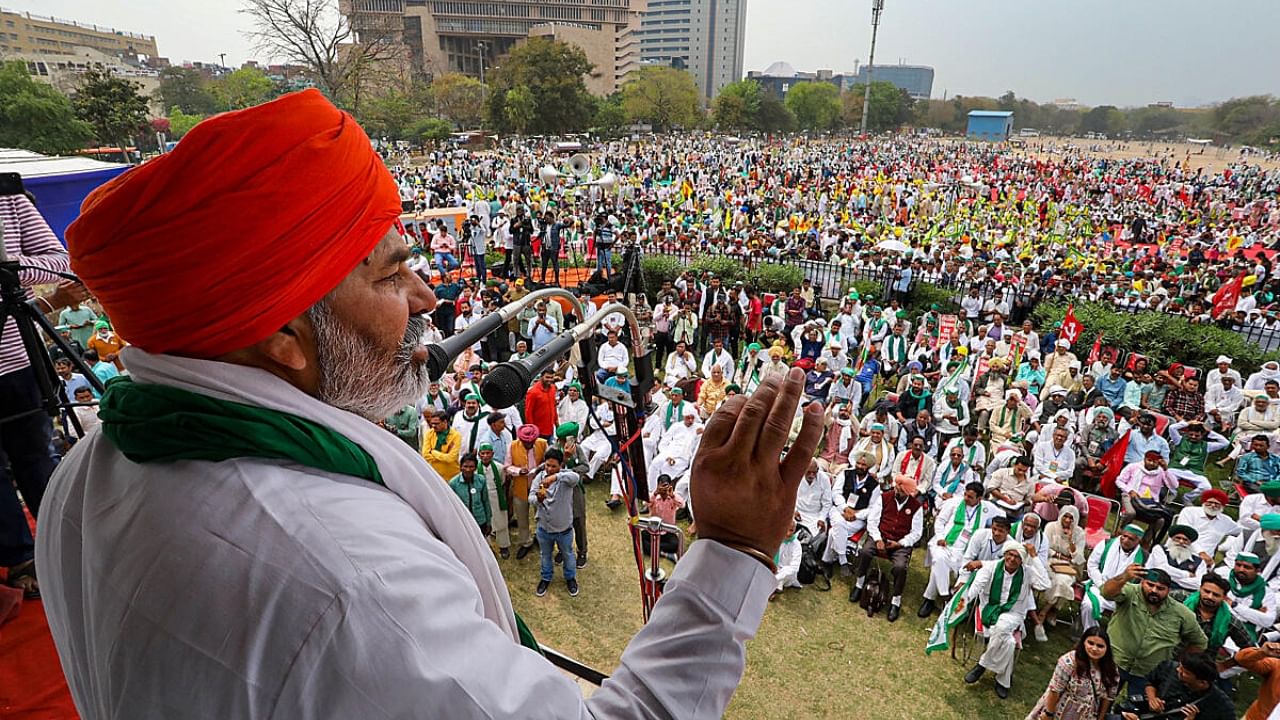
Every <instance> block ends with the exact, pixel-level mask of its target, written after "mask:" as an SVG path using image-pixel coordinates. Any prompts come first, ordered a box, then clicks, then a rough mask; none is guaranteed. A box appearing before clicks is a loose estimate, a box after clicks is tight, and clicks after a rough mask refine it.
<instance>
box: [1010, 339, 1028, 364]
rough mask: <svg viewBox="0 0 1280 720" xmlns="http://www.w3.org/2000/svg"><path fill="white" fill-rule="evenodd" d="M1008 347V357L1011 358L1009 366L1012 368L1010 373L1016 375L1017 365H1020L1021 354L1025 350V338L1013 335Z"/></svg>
mask: <svg viewBox="0 0 1280 720" xmlns="http://www.w3.org/2000/svg"><path fill="white" fill-rule="evenodd" d="M1009 347H1010V353H1009V357H1010V358H1011V360H1010V362H1009V366H1010V367H1011V368H1013V370H1012V372H1014V373H1017V371H1018V370H1017V368H1018V365H1020V364H1021V363H1022V353H1023V352H1025V351H1026V349H1027V336H1026V335H1021V334H1015V335H1014V336H1013V339H1011V340H1010V341H1009Z"/></svg>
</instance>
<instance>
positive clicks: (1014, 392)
mask: <svg viewBox="0 0 1280 720" xmlns="http://www.w3.org/2000/svg"><path fill="white" fill-rule="evenodd" d="M1004 397H1005V399H1006V400H1007V399H1009V398H1011V397H1013V398H1018V399H1019V400H1021V399H1022V391H1021V390H1019V389H1017V388H1011V389H1009V390H1005V391H1004Z"/></svg>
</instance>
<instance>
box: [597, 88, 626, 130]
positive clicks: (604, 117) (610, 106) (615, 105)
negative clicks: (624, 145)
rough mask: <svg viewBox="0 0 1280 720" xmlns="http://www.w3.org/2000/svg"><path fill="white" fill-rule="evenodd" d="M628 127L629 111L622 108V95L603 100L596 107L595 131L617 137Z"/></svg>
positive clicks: (617, 93)
mask: <svg viewBox="0 0 1280 720" xmlns="http://www.w3.org/2000/svg"><path fill="white" fill-rule="evenodd" d="M626 126H627V111H626V110H624V109H623V108H622V93H621V92H615V93H613V94H612V95H610V96H609V97H607V98H601V100H600V102H599V104H598V105H597V106H596V119H595V129H596V131H597V132H601V133H604V134H606V135H617V134H619V133H621V132H622V130H623V128H625V127H626Z"/></svg>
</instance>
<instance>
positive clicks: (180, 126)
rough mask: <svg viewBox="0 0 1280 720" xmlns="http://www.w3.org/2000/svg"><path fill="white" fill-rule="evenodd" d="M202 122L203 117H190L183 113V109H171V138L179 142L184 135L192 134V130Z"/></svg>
mask: <svg viewBox="0 0 1280 720" xmlns="http://www.w3.org/2000/svg"><path fill="white" fill-rule="evenodd" d="M201 120H204V116H203V115H188V114H187V113H184V112H182V108H180V107H177V106H174V107H171V108H169V137H171V138H173V139H174V140H177V139H179V138H181V137H182V136H183V135H186V134H187V133H189V132H191V128H193V127H195V126H196V125H197V124H199V122H200V121H201Z"/></svg>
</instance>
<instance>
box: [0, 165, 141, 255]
mask: <svg viewBox="0 0 1280 720" xmlns="http://www.w3.org/2000/svg"><path fill="white" fill-rule="evenodd" d="M130 167H131V166H129V165H121V164H120V163H109V162H102V161H100V160H91V159H89V158H85V157H49V156H46V155H40V154H38V153H33V152H29V151H27V150H12V149H0V173H8V172H16V173H18V174H19V175H21V176H22V183H23V185H24V186H25V187H26V189H27V190H29V191H31V194H32V195H35V197H36V209H37V210H39V211H40V214H41V215H43V216H44V219H45V221H46V222H48V223H49V227H50V228H53V232H54V234H55V235H57V236H58V239H59V240H62V242H63V243H64V244H65V243H66V238H65V237H64V235H63V233H65V232H66V230H67V226H68V225H70V224H71V221H73V220H75V219H76V218H77V217H79V216H80V203H82V202H84V199H85V197H86V196H88V194H89V193H90V192H92V191H93V189H94V188H96V187H98V186H99V185H101V184H103V183H105V182H106V181H108V180H110V179H111V178H113V177H115V176H117V175H119V174H120V173H122V172H124V171H125V170H128V169H129V168H130Z"/></svg>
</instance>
